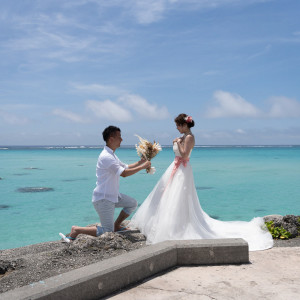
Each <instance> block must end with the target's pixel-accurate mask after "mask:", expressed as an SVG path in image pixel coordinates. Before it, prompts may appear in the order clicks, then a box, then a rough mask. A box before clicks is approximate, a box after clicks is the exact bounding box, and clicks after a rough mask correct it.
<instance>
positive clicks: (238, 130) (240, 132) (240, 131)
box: [235, 128, 246, 134]
mask: <svg viewBox="0 0 300 300" xmlns="http://www.w3.org/2000/svg"><path fill="white" fill-rule="evenodd" d="M235 132H236V133H239V134H245V133H246V131H245V130H243V129H240V128H239V129H237V130H236V131H235Z"/></svg>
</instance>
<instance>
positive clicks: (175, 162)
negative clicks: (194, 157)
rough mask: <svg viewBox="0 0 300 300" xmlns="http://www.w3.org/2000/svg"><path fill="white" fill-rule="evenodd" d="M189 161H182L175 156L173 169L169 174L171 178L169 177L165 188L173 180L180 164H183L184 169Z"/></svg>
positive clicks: (179, 157)
mask: <svg viewBox="0 0 300 300" xmlns="http://www.w3.org/2000/svg"><path fill="white" fill-rule="evenodd" d="M189 161H190V159H189V158H188V159H183V158H182V157H181V156H175V159H174V167H173V170H172V173H171V176H170V179H169V181H168V183H167V185H166V187H167V186H168V185H169V183H170V181H171V180H172V179H173V177H174V175H175V173H176V172H177V170H178V168H179V166H180V165H181V164H183V166H184V167H186V165H187V163H188V162H189Z"/></svg>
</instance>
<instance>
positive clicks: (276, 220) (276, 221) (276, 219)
mask: <svg viewBox="0 0 300 300" xmlns="http://www.w3.org/2000/svg"><path fill="white" fill-rule="evenodd" d="M264 220H265V222H270V221H273V222H274V226H275V227H280V226H281V224H282V220H283V216H281V215H269V216H265V217H264Z"/></svg>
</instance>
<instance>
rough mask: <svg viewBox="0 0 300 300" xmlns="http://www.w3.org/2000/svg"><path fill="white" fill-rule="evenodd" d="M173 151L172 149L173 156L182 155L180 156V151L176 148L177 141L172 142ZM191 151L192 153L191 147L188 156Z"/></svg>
mask: <svg viewBox="0 0 300 300" xmlns="http://www.w3.org/2000/svg"><path fill="white" fill-rule="evenodd" d="M173 151H174V153H175V156H180V157H182V156H181V153H180V151H179V149H178V144H177V143H174V144H173ZM191 153H192V149H191V151H190V154H189V157H190V156H191Z"/></svg>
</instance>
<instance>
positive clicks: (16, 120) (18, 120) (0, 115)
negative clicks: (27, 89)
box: [0, 110, 29, 125]
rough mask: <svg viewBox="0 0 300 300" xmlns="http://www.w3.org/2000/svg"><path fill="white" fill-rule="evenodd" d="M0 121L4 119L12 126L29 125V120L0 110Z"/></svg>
mask: <svg viewBox="0 0 300 300" xmlns="http://www.w3.org/2000/svg"><path fill="white" fill-rule="evenodd" d="M0 119H2V120H3V121H4V122H5V123H8V124H10V125H24V124H27V123H29V119H28V118H26V117H21V116H19V115H16V114H12V113H9V112H7V111H4V110H0Z"/></svg>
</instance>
